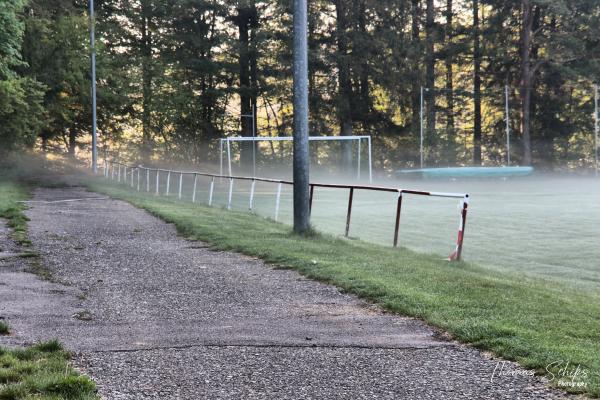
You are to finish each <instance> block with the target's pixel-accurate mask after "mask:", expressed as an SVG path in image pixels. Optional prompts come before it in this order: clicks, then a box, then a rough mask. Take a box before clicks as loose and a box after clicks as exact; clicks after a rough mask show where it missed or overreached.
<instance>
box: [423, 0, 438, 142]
mask: <svg viewBox="0 0 600 400" xmlns="http://www.w3.org/2000/svg"><path fill="white" fill-rule="evenodd" d="M434 7H435V2H434V0H427V11H426V16H425V33H426V49H425V66H426V71H425V85H426V86H427V91H426V92H425V93H426V100H427V104H426V113H427V132H428V137H429V138H430V141H431V139H432V138H434V137H435V131H436V126H435V125H436V121H435V114H436V107H435V48H434V45H435V8H434Z"/></svg>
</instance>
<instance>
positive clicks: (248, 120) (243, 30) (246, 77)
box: [235, 6, 257, 168]
mask: <svg viewBox="0 0 600 400" xmlns="http://www.w3.org/2000/svg"><path fill="white" fill-rule="evenodd" d="M237 12H238V14H237V16H236V18H235V21H236V23H237V26H238V33H239V38H238V44H239V71H240V90H239V94H240V112H241V115H240V125H241V128H242V129H241V136H245V137H252V133H253V129H252V128H253V125H252V124H253V120H255V118H252V117H251V116H252V115H253V113H252V105H253V104H255V103H253V100H254V101H255V99H256V95H255V89H254V85H255V84H256V52H255V51H253V50H252V49H251V35H252V29H253V27H255V26H256V25H257V21H256V19H257V11H256V7H254V6H250V7H244V8H241V7H240V8H238V9H237ZM252 146H253V143H251V142H242V145H241V147H242V152H241V157H240V158H241V164H242V166H243V167H244V168H246V167H249V166H252V161H253V159H252V158H253V153H252Z"/></svg>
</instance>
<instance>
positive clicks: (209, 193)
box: [208, 176, 215, 207]
mask: <svg viewBox="0 0 600 400" xmlns="http://www.w3.org/2000/svg"><path fill="white" fill-rule="evenodd" d="M214 189H215V177H214V176H213V177H211V180H210V189H209V190H208V206H209V207H210V206H212V201H213V191H214Z"/></svg>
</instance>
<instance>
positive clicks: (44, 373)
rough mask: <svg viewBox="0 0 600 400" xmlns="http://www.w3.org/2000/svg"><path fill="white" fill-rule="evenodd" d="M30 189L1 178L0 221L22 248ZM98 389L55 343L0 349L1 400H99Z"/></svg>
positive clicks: (1, 325)
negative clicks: (4, 220) (26, 203)
mask: <svg viewBox="0 0 600 400" xmlns="http://www.w3.org/2000/svg"><path fill="white" fill-rule="evenodd" d="M27 197H28V196H27V189H26V187H25V186H24V185H21V184H20V183H19V182H18V181H17V180H16V178H15V175H14V174H11V173H8V174H4V175H2V174H0V217H2V218H5V219H6V220H7V221H8V225H9V226H10V227H11V228H12V229H13V233H12V235H13V238H14V239H15V240H16V241H17V242H18V243H19V244H21V245H22V246H27V245H29V244H30V242H29V240H28V239H27V217H26V216H25V214H24V213H23V211H24V209H25V206H24V204H23V203H20V201H22V200H25V199H27ZM0 334H10V329H9V324H8V323H7V322H5V321H0ZM97 398H98V397H97V395H96V386H95V384H94V382H93V381H92V380H91V379H89V378H88V377H87V376H81V375H79V374H78V373H77V372H76V371H75V370H74V369H73V368H72V367H71V366H70V364H69V354H68V353H67V352H65V351H64V350H63V349H62V348H61V346H60V344H59V343H58V342H56V341H51V342H48V343H42V344H38V345H36V346H32V347H28V348H25V349H5V348H2V347H0V400H13V399H14V400H17V399H47V400H58V399H72V400H87V399H97Z"/></svg>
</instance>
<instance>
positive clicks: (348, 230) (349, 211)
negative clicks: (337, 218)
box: [345, 187, 354, 237]
mask: <svg viewBox="0 0 600 400" xmlns="http://www.w3.org/2000/svg"><path fill="white" fill-rule="evenodd" d="M353 198H354V188H353V187H352V188H350V195H349V197H348V212H347V213H346V234H345V236H346V237H348V234H349V233H350V218H351V216H352V200H353Z"/></svg>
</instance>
